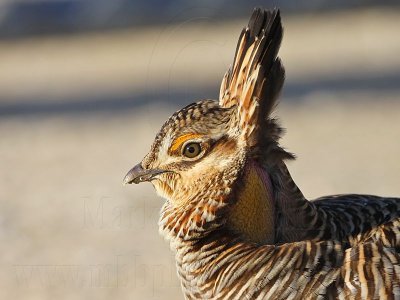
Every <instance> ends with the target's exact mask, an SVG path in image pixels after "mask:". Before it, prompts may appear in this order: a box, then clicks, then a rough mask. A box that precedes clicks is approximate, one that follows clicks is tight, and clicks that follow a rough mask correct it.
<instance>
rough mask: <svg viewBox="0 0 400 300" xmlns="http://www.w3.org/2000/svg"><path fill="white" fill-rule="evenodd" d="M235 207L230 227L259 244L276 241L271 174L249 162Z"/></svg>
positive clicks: (230, 219) (230, 217)
mask: <svg viewBox="0 0 400 300" xmlns="http://www.w3.org/2000/svg"><path fill="white" fill-rule="evenodd" d="M236 200H237V202H236V203H235V205H234V206H233V207H232V210H231V212H230V216H229V219H228V227H229V228H230V229H232V230H234V231H236V232H239V233H241V234H242V235H243V237H244V238H245V239H247V240H249V241H252V242H256V243H259V244H268V243H273V242H274V238H275V236H274V232H275V228H274V224H275V220H274V214H275V211H274V203H273V195H272V185H271V181H270V179H269V176H268V174H267V173H266V172H265V171H264V170H262V169H261V168H260V167H258V166H257V165H256V164H255V163H254V162H249V163H248V164H247V166H246V168H245V172H244V174H243V177H242V182H241V186H240V187H239V191H238V194H237V199H236Z"/></svg>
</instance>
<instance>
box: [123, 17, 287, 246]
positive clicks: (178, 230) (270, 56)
mask: <svg viewBox="0 0 400 300" xmlns="http://www.w3.org/2000/svg"><path fill="white" fill-rule="evenodd" d="M281 39H282V26H281V22H280V15H279V11H278V10H274V11H264V10H261V9H256V10H255V11H254V12H253V15H252V17H251V19H250V22H249V25H248V26H247V27H246V28H244V29H243V31H242V33H241V35H240V37H239V42H238V46H237V50H236V54H235V58H234V61H233V65H232V67H231V68H230V69H229V70H228V71H227V73H226V74H225V76H224V78H223V80H222V84H221V89H220V98H219V101H214V100H203V101H199V102H197V103H193V104H190V105H188V106H186V107H184V108H182V109H181V110H179V111H177V112H176V113H174V114H173V115H172V116H171V117H170V118H169V119H168V120H167V121H166V122H165V124H164V125H163V126H162V128H161V130H160V131H159V133H158V134H157V136H156V138H155V140H154V143H153V145H152V147H151V149H150V151H149V153H148V154H147V155H146V156H145V157H144V159H143V160H142V161H141V162H140V163H139V164H138V165H136V166H135V167H134V168H132V169H131V170H130V171H129V172H128V174H127V175H126V177H125V179H124V182H125V183H140V182H144V181H149V182H151V183H152V184H153V186H154V187H155V189H156V191H157V192H158V194H159V195H161V196H162V197H164V198H166V199H167V201H166V203H165V205H164V207H163V210H162V216H161V221H160V228H161V231H163V232H164V233H165V234H166V235H172V236H179V237H183V238H193V237H194V236H198V235H199V234H202V233H204V232H205V231H210V230H212V229H213V228H216V227H219V226H221V225H223V224H227V223H229V222H230V220H229V219H232V220H236V219H241V218H242V219H243V218H244V219H246V220H247V219H252V218H253V217H251V216H250V217H249V215H248V213H247V212H246V213H244V215H243V209H242V208H241V209H238V210H236V213H235V210H234V209H232V206H233V205H235V203H238V202H245V203H242V205H243V206H244V207H246V206H247V207H249V206H250V207H251V210H257V209H258V206H260V204H259V203H258V204H257V203H256V204H254V205H253V204H252V202H251V201H253V200H254V199H253V200H252V199H250V200H248V199H245V200H243V201H240V198H244V197H241V195H243V193H244V192H243V191H246V192H249V193H250V194H252V193H253V194H254V193H256V195H255V196H254V197H256V198H257V197H258V198H260V197H261V196H260V195H259V194H263V193H264V194H265V193H267V192H268V193H269V192H270V191H268V188H269V187H268V186H267V185H268V184H269V185H270V183H269V178H268V174H267V172H265V170H267V169H268V168H269V167H271V166H273V165H274V164H275V163H276V162H279V161H282V160H283V159H286V158H292V156H291V154H289V153H287V152H286V151H284V150H283V149H282V148H281V147H280V146H279V145H278V139H279V138H280V135H281V129H280V127H279V126H278V125H277V123H276V121H275V120H274V119H273V118H271V116H270V114H271V111H272V109H273V108H274V106H275V104H276V100H277V97H278V95H279V93H280V90H281V88H282V85H283V81H284V69H283V66H282V64H281V61H280V60H279V58H277V54H278V50H279V47H280V43H281ZM255 190H256V191H258V190H260V193H258V192H254V191H255ZM264 194H263V195H262V196H265V195H264ZM254 197H253V198H254ZM261 198H262V197H261ZM261 198H260V199H261ZM260 199H259V200H260ZM259 200H257V201H259ZM260 201H261V202H262V201H264V200H260ZM253 202H254V201H253ZM257 205H258V206H257ZM261 206H263V204H262V203H261ZM232 211H233V212H232ZM241 215H243V216H242V217H241ZM235 222H236V221H235ZM240 222H242V221H240V220H239V225H240ZM242 225H243V224H241V225H240V226H239V227H243V226H242ZM253 225H254V224H252V225H249V226H250V227H254V226H253ZM246 226H247V225H246V224H245V225H244V227H246ZM257 226H258V225H257ZM233 227H235V226H234V225H233ZM236 227H238V226H236ZM250 230H251V228H250ZM261 239H262V238H261Z"/></svg>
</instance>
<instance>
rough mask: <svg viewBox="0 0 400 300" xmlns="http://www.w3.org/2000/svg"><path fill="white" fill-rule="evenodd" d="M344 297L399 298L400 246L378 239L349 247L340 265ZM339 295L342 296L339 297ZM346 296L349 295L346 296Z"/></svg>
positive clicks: (340, 292) (340, 291)
mask: <svg viewBox="0 0 400 300" xmlns="http://www.w3.org/2000/svg"><path fill="white" fill-rule="evenodd" d="M340 271H341V280H339V281H337V283H340V281H342V282H343V287H342V289H339V290H338V292H339V295H340V294H342V295H341V296H345V298H346V296H349V295H351V296H358V297H359V299H399V297H400V249H399V248H395V247H387V246H385V245H383V244H382V243H380V242H377V241H369V242H363V243H360V244H358V245H356V246H353V247H352V248H350V249H347V251H346V254H345V258H344V263H343V266H342V267H341V270H340ZM339 298H340V297H339ZM346 299H347V298H346Z"/></svg>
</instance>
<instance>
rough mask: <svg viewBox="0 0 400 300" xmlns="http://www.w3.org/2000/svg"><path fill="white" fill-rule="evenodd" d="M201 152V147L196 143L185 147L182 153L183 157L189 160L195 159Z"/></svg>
mask: <svg viewBox="0 0 400 300" xmlns="http://www.w3.org/2000/svg"><path fill="white" fill-rule="evenodd" d="M200 152H201V146H200V144H198V143H190V144H188V145H186V146H185V149H184V151H183V155H185V156H186V157H189V158H193V157H196V156H197V155H199V154H200Z"/></svg>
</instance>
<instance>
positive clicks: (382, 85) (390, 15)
mask: <svg viewBox="0 0 400 300" xmlns="http://www.w3.org/2000/svg"><path fill="white" fill-rule="evenodd" d="M398 20H400V13H399V12H396V11H379V10H368V11H360V12H352V13H337V14H332V15H326V16H316V15H313V16H307V15H305V16H288V17H287V18H285V17H284V22H285V24H286V27H285V28H286V30H285V33H286V35H285V38H284V42H283V49H282V56H283V59H284V62H285V65H286V68H287V74H288V75H287V78H288V80H287V86H286V88H285V92H284V95H283V99H282V103H281V105H280V107H279V108H278V110H277V112H276V115H278V116H279V117H280V119H281V120H282V123H283V125H284V126H285V127H286V128H287V134H286V135H285V137H284V138H283V140H282V144H283V145H284V146H285V147H286V148H287V149H289V150H290V151H292V152H294V153H296V154H297V157H298V159H297V160H296V161H294V162H290V163H289V169H290V171H291V173H292V175H293V177H294V179H295V180H296V182H297V184H298V185H299V187H300V188H301V189H302V191H303V192H304V194H305V195H306V196H307V197H308V198H310V199H313V198H315V197H318V196H321V195H326V194H337V193H354V192H356V193H368V194H378V195H388V196H389V195H390V196H396V195H397V196H400V176H399V173H400V161H399V153H400V87H399V83H400V80H399V79H400V58H399V56H398V53H400V52H399V51H400V38H399V36H398V33H397V29H398V25H399V21H398ZM196 22H197V21H193V22H192V23H193V24H191V23H190V24H189V25H188V26H186V27H185V26H178V25H176V26H175V25H173V26H171V27H168V28H162V29H161V28H147V29H142V30H141V31H135V30H131V31H115V32H106V33H103V34H101V33H97V34H91V35H87V36H86V35H82V36H64V37H52V38H49V37H47V38H39V39H32V40H23V41H8V42H1V43H0V61H1V63H2V64H3V65H2V68H1V69H2V70H1V71H0V137H1V139H0V157H1V158H0V161H1V172H0V182H1V183H0V184H1V187H0V244H1V245H2V251H1V255H0V262H1V266H2V267H1V270H0V298H1V299H182V296H181V292H180V287H179V282H178V280H177V277H176V275H175V266H174V258H173V256H172V253H171V251H170V250H169V247H168V245H167V243H166V242H165V241H164V240H163V239H162V237H160V236H159V235H158V228H157V220H158V212H159V209H160V207H161V205H162V203H163V200H162V199H161V198H158V197H157V196H156V195H155V192H154V191H153V189H152V187H151V185H150V184H141V185H135V186H123V185H122V178H123V176H124V175H125V173H126V172H127V171H128V170H129V169H130V167H132V166H133V165H134V164H136V163H137V162H139V161H140V160H141V158H142V157H143V156H144V155H145V154H146V151H147V150H148V149H149V146H150V144H151V142H152V139H153V137H154V135H155V133H156V132H157V130H158V129H159V127H160V126H161V124H162V123H163V122H164V120H165V119H166V118H167V117H168V116H169V115H170V114H171V113H172V112H173V111H175V110H176V109H177V108H179V106H182V105H184V104H187V103H189V102H192V101H193V100H196V99H195V98H192V97H214V98H216V97H217V91H218V84H219V81H220V79H221V78H222V74H223V73H224V71H225V69H226V68H227V66H228V65H229V63H230V61H231V59H232V55H233V51H234V49H235V43H236V39H237V36H238V34H239V32H240V28H241V27H243V26H244V24H245V23H246V22H247V21H246V20H237V21H235V22H231V23H229V24H219V23H218V24H215V23H212V22H200V23H196ZM203 93H204V94H203Z"/></svg>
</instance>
